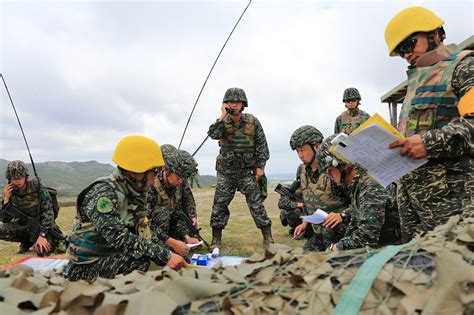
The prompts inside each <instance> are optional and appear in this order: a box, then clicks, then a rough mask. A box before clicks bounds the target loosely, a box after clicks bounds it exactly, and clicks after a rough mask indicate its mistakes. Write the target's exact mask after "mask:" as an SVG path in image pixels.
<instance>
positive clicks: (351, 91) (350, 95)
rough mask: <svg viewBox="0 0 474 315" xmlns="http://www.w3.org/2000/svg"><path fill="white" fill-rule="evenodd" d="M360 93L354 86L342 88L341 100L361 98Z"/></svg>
mask: <svg viewBox="0 0 474 315" xmlns="http://www.w3.org/2000/svg"><path fill="white" fill-rule="evenodd" d="M361 99H362V98H361V97H360V93H359V91H358V90H357V89H356V88H353V87H350V88H347V89H345V90H344V94H343V96H342V101H343V102H345V101H347V100H359V101H360V100H361Z"/></svg>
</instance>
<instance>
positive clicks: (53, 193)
mask: <svg viewBox="0 0 474 315" xmlns="http://www.w3.org/2000/svg"><path fill="white" fill-rule="evenodd" d="M45 188H46V190H47V191H48V193H49V196H50V197H51V201H52V203H53V212H54V220H55V221H56V219H57V218H58V214H59V208H60V206H59V202H58V191H57V190H56V189H54V188H52V187H45Z"/></svg>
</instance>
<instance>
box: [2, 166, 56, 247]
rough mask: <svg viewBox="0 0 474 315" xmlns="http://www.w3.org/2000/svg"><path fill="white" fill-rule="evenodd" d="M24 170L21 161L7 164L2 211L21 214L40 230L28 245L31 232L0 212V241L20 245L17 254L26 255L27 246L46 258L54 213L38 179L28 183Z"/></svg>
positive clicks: (17, 220)
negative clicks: (11, 209)
mask: <svg viewBox="0 0 474 315" xmlns="http://www.w3.org/2000/svg"><path fill="white" fill-rule="evenodd" d="M28 176H29V173H28V169H27V167H26V165H25V163H23V162H22V161H19V160H15V161H10V162H8V164H7V169H6V171H5V177H6V179H7V180H8V184H7V185H5V187H4V189H3V202H2V209H3V208H4V207H5V206H6V205H7V204H8V203H10V202H11V203H12V204H13V206H15V207H16V208H18V209H20V210H22V211H23V212H24V213H25V214H26V215H28V216H30V217H32V218H34V219H37V220H38V222H39V223H40V224H41V230H40V233H39V235H38V238H37V239H36V241H32V240H31V238H32V237H34V236H32V235H31V232H32V231H31V229H30V227H29V226H28V225H27V223H26V222H22V220H21V219H18V218H13V217H11V216H9V215H8V214H6V213H3V211H2V210H0V219H1V220H2V222H3V224H1V225H0V239H1V240H4V241H10V242H20V248H19V249H18V252H17V254H23V253H26V252H27V251H28V250H29V248H30V247H31V246H34V247H35V248H36V253H37V254H38V255H39V256H43V255H45V254H49V253H50V251H51V249H52V237H51V234H50V232H51V229H52V228H53V226H54V211H53V203H52V200H51V196H50V195H49V193H48V191H47V189H46V188H45V187H44V186H43V185H41V184H40V182H39V181H38V179H36V178H33V179H28Z"/></svg>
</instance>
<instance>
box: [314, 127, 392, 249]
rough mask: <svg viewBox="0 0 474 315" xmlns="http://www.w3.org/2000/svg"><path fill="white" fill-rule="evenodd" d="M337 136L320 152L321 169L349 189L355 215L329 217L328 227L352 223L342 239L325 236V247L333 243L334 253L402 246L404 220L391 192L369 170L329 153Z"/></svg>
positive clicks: (328, 141) (326, 142)
mask: <svg viewBox="0 0 474 315" xmlns="http://www.w3.org/2000/svg"><path fill="white" fill-rule="evenodd" d="M335 136H336V135H334V136H331V137H329V138H327V139H325V140H324V141H323V143H322V144H321V148H320V149H319V151H318V163H319V168H320V170H321V172H327V173H328V174H329V176H330V177H331V178H332V180H333V181H335V182H336V183H337V184H338V185H345V186H347V187H348V188H349V189H348V193H349V197H350V199H351V212H350V218H347V217H345V216H344V215H334V216H332V217H330V216H329V215H328V217H327V218H326V220H325V222H324V223H323V226H325V227H330V226H333V225H337V224H339V223H341V222H347V221H349V222H348V226H347V229H346V231H345V233H344V235H343V237H342V238H339V239H337V238H336V239H335V238H334V236H333V235H329V236H328V235H325V236H324V239H325V244H328V243H331V245H330V249H331V250H332V251H337V250H347V249H354V248H363V247H366V246H369V247H373V248H375V247H380V246H385V245H389V244H399V243H400V236H401V235H400V220H399V216H398V209H397V206H396V203H395V202H394V201H393V200H392V198H390V192H389V191H388V190H387V189H385V188H383V187H382V186H380V184H378V183H375V182H374V181H372V179H370V178H369V176H368V175H367V174H366V172H365V170H363V169H361V168H359V167H357V166H354V165H351V164H347V163H344V162H343V161H341V160H339V159H338V158H336V157H335V156H334V155H333V154H332V153H330V152H329V148H330V146H331V141H332V140H333V139H334V138H335ZM328 245H329V244H328Z"/></svg>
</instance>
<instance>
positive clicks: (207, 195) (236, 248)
mask: <svg viewBox="0 0 474 315" xmlns="http://www.w3.org/2000/svg"><path fill="white" fill-rule="evenodd" d="M193 192H194V197H195V199H196V204H197V209H198V221H199V226H200V227H201V235H202V236H203V237H204V238H205V239H206V241H207V242H209V243H210V242H211V234H212V233H211V228H210V227H209V218H210V213H211V208H212V201H213V198H214V189H213V188H203V189H194V190H193ZM278 197H279V195H278V194H277V193H275V192H273V191H271V192H270V190H269V196H268V198H267V200H265V208H266V210H267V213H268V215H269V216H270V218H271V219H272V222H273V225H272V230H273V238H274V239H275V242H277V243H281V244H286V245H289V246H292V247H296V246H303V244H304V240H291V236H290V235H289V234H288V227H283V226H282V225H281V223H280V219H279V214H280V211H279V209H278V207H277V204H278ZM61 203H62V204H65V205H68V206H67V207H66V206H62V207H61V211H60V213H59V217H58V219H57V224H58V225H59V226H60V227H61V229H62V230H63V232H64V233H66V234H67V233H69V232H70V231H71V226H72V223H73V221H74V216H75V208H74V206H72V200H71V199H67V200H61ZM230 212H231V216H230V220H229V225H228V226H227V227H226V229H225V230H224V231H223V234H222V242H223V246H222V248H221V255H235V256H245V257H248V256H251V255H252V254H253V253H255V252H257V253H263V251H264V250H263V246H262V235H261V232H260V230H259V229H257V227H256V226H255V223H254V222H253V219H252V216H251V215H250V212H249V210H248V207H247V204H246V202H245V197H244V196H243V195H242V194H241V193H236V196H235V198H234V200H233V201H232V203H231V205H230ZM17 249H18V243H10V242H4V241H0V265H2V266H3V265H6V264H10V263H12V262H14V261H16V260H18V259H20V258H21V257H24V256H25V255H16V254H15V252H16V251H17ZM198 252H205V250H203V249H201V250H199V251H198ZM26 255H34V251H32V250H31V251H30V252H29V253H28V254H26ZM60 256H63V257H65V255H60Z"/></svg>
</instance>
